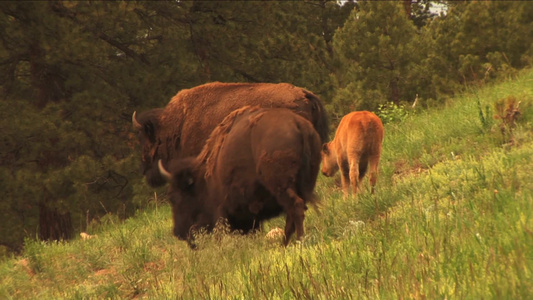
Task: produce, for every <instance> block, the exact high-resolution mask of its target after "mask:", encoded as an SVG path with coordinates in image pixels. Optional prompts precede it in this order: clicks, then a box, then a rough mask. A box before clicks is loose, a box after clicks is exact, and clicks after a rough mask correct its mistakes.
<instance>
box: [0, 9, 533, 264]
mask: <svg viewBox="0 0 533 300" xmlns="http://www.w3.org/2000/svg"><path fill="white" fill-rule="evenodd" d="M532 62H533V5H532V4H530V3H528V2H526V1H516V2H513V1H505V2H496V1H489V2H485V1H483V2H476V1H453V2H452V1H427V0H419V1H414V0H413V1H395V2H393V1H390V2H383V1H379V2H378V1H358V2H357V3H354V2H351V1H346V2H344V4H343V5H340V4H339V3H338V2H337V1H330V0H321V1H279V2H273V1H216V2H215V1H151V2H144V1H113V2H107V1H87V2H85V1H83V2H82V1H80V2H78V1H42V2H26V1H19V2H1V3H0V112H1V114H2V117H1V118H0V141H1V143H0V197H1V198H0V212H1V216H0V245H1V246H0V254H1V253H2V252H5V251H18V250H20V249H21V247H22V245H23V241H24V239H25V238H40V239H43V240H58V239H69V238H72V237H73V236H74V235H75V234H77V233H79V232H81V231H87V230H89V231H90V229H91V228H92V226H94V225H95V224H98V223H100V222H109V220H111V221H113V220H119V219H123V218H126V217H128V216H131V215H132V214H134V213H135V212H136V211H138V210H139V209H143V208H144V207H146V205H147V204H148V203H149V202H153V199H154V197H155V196H157V194H155V196H154V192H157V193H164V189H161V190H157V191H155V190H153V189H151V188H149V187H147V185H146V184H145V183H144V182H143V178H142V177H141V172H140V168H139V163H140V157H139V149H138V147H137V146H138V145H137V140H136V135H135V133H134V132H133V130H132V129H131V115H132V113H133V111H135V110H137V111H142V110H145V109H150V108H156V107H163V106H165V105H166V103H168V101H169V100H170V98H171V97H172V96H173V95H175V94H176V93H177V92H178V91H179V90H181V89H184V88H190V87H194V86H197V85H200V84H203V83H206V82H210V81H224V82H242V81H244V82H289V83H292V84H294V85H297V86H301V87H305V88H307V89H309V90H311V91H313V92H314V93H316V94H318V95H319V96H320V97H321V99H322V100H323V101H324V103H325V104H326V108H327V110H328V113H329V115H330V117H331V119H332V123H333V124H336V122H337V121H338V120H339V119H340V118H341V117H342V116H343V115H344V114H346V113H348V112H349V111H353V110H363V109H367V110H372V111H375V112H377V113H381V114H382V115H383V116H388V117H391V114H395V113H398V111H401V110H402V109H404V108H405V107H410V106H411V104H412V103H413V101H414V100H415V99H418V100H417V109H425V108H428V107H438V106H439V105H443V104H444V103H445V101H446V99H447V98H449V97H451V96H453V95H454V94H456V93H459V92H462V91H464V90H465V89H467V88H468V87H469V86H471V85H483V84H487V83H490V82H491V81H494V80H497V79H499V78H502V77H503V78H507V77H510V76H513V75H514V74H516V73H517V72H518V71H519V70H520V69H522V68H526V67H531V65H532ZM389 119H390V120H391V121H394V118H387V119H386V120H385V121H388V120H389Z"/></svg>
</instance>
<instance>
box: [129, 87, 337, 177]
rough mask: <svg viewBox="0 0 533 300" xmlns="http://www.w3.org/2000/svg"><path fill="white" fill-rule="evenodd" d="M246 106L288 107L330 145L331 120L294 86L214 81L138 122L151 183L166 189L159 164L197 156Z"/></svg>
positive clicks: (145, 169)
mask: <svg viewBox="0 0 533 300" xmlns="http://www.w3.org/2000/svg"><path fill="white" fill-rule="evenodd" d="M246 105H253V106H255V105H257V106H261V107H265V108H276V107H284V108H288V109H291V110H293V111H295V112H297V113H298V114H300V115H301V116H303V117H304V118H306V119H307V120H309V121H311V123H312V124H313V126H314V128H315V130H316V131H317V132H318V134H319V135H320V138H321V139H322V142H323V143H324V142H326V141H327V140H328V138H327V137H328V120H327V116H326V111H325V110H324V108H323V105H322V102H321V101H320V99H319V98H318V97H317V96H316V95H314V94H313V93H311V92H309V91H307V90H305V89H303V88H299V87H295V86H293V85H291V84H288V83H279V84H272V83H220V82H213V83H208V84H204V85H201V86H198V87H195V88H192V89H186V90H182V91H180V92H179V93H178V94H176V96H174V97H173V98H172V100H171V101H170V102H169V103H168V105H167V106H166V107H165V108H163V109H153V110H149V111H146V112H143V113H140V114H139V115H138V116H137V115H136V114H135V113H133V117H132V122H133V125H134V127H135V128H136V129H137V130H139V139H140V143H141V146H142V168H143V174H144V175H145V177H146V179H147V181H148V183H149V184H150V185H151V186H153V187H157V186H161V185H163V184H164V183H165V181H164V179H163V178H162V177H161V176H160V173H159V170H158V168H157V162H158V161H159V160H160V159H161V160H163V162H164V163H167V162H169V161H170V160H171V159H173V158H181V157H187V156H191V155H197V154H198V153H199V152H200V151H201V149H202V147H203V146H204V144H205V141H206V139H207V137H208V136H209V134H210V133H211V131H212V130H213V128H215V126H217V124H219V123H220V122H221V121H222V119H224V117H226V116H227V115H228V114H229V113H230V112H232V111H234V110H235V109H238V108H241V107H243V106H246Z"/></svg>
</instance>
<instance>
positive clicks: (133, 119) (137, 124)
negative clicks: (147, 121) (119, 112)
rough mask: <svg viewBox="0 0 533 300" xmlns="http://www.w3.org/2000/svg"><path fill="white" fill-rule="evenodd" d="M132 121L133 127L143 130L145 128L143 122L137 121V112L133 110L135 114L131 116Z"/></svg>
mask: <svg viewBox="0 0 533 300" xmlns="http://www.w3.org/2000/svg"><path fill="white" fill-rule="evenodd" d="M131 122H132V123H133V127H135V129H139V130H141V129H142V128H143V126H142V125H141V123H139V122H138V121H137V112H136V111H134V112H133V116H131Z"/></svg>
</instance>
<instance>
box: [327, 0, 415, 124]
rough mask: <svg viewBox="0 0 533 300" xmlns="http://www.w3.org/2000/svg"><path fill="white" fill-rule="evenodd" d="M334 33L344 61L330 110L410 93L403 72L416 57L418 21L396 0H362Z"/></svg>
mask: <svg viewBox="0 0 533 300" xmlns="http://www.w3.org/2000/svg"><path fill="white" fill-rule="evenodd" d="M359 7H360V9H359V10H354V11H353V12H352V14H351V15H350V18H349V19H348V20H347V21H346V23H345V25H344V27H343V28H341V29H340V30H339V31H338V32H337V33H336V34H335V37H334V48H335V51H336V52H337V53H338V55H339V59H340V60H341V62H342V65H343V66H344V71H343V74H342V76H339V77H338V80H339V85H340V87H341V89H340V90H339V92H338V94H337V96H336V97H335V99H334V106H333V107H332V109H333V110H335V111H336V112H338V113H340V114H341V115H344V114H346V113H347V112H349V111H353V110H357V109H371V110H375V109H376V108H377V107H378V105H379V104H383V103H385V102H388V101H390V102H394V103H395V104H398V103H399V102H400V101H402V100H410V99H414V97H415V95H414V94H413V95H410V94H407V93H406V89H405V86H406V85H407V84H408V82H407V79H408V76H407V74H408V73H409V68H411V66H412V64H413V63H414V62H416V59H415V58H416V57H417V54H416V49H415V48H414V47H413V46H414V45H413V40H415V38H416V34H417V31H416V27H415V26H414V25H413V23H412V22H411V21H410V20H409V19H408V18H406V15H405V11H404V6H403V5H402V3H399V2H378V1H365V2H361V3H360V5H359Z"/></svg>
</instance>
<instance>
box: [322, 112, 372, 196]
mask: <svg viewBox="0 0 533 300" xmlns="http://www.w3.org/2000/svg"><path fill="white" fill-rule="evenodd" d="M382 142H383V124H382V123H381V120H380V119H379V117H378V116H376V115H375V114H373V113H371V112H369V111H356V112H351V113H349V114H347V115H346V116H344V117H343V118H342V120H341V122H340V124H339V127H338V128H337V132H336V133H335V137H334V138H333V140H332V141H331V142H329V143H327V144H324V145H323V146H322V153H321V154H322V173H323V174H324V175H326V176H333V175H335V173H336V172H337V170H339V168H340V169H341V181H342V189H343V191H344V196H345V197H346V196H347V195H348V190H349V186H350V184H351V186H352V189H353V194H354V195H355V194H356V193H357V186H358V184H359V182H360V181H361V180H362V179H363V177H364V176H365V174H366V171H367V167H368V165H370V185H371V186H372V193H374V186H375V185H376V181H377V176H378V164H379V158H380V156H381V144H382Z"/></svg>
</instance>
